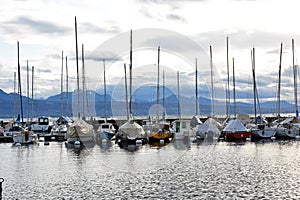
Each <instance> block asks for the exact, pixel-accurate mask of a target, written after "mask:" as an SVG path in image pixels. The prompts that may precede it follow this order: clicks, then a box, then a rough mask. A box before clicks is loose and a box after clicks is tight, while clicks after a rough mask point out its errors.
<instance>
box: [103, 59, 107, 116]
mask: <svg viewBox="0 0 300 200" xmlns="http://www.w3.org/2000/svg"><path fill="white" fill-rule="evenodd" d="M103 70H104V71H103V82H104V84H103V85H104V116H105V121H107V113H106V74H105V59H103Z"/></svg>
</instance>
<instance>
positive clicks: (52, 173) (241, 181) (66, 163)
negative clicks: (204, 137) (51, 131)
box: [0, 141, 300, 199]
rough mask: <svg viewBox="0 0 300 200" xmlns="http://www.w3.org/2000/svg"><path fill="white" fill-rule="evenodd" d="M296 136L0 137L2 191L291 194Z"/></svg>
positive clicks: (295, 187) (32, 194)
mask: <svg viewBox="0 0 300 200" xmlns="http://www.w3.org/2000/svg"><path fill="white" fill-rule="evenodd" d="M299 150H300V149H299V141H274V142H268V143H253V142H246V143H243V144H235V143H226V142H218V143H216V144H200V145H197V144H195V143H189V142H186V141H176V142H173V143H170V144H168V145H166V146H164V147H161V148H156V147H150V146H149V145H144V146H142V147H140V148H139V149H138V150H136V151H134V152H130V151H127V150H124V149H120V147H119V146H118V145H115V144H111V145H109V144H108V145H104V146H100V145H97V144H96V145H91V146H89V147H85V148H76V147H67V146H66V145H65V143H57V142H53V143H50V145H49V146H45V145H44V143H43V142H40V143H39V144H37V145H31V146H22V147H17V146H12V144H0V152H1V154H0V162H1V164H0V177H3V178H4V179H5V182H4V183H3V186H2V187H3V192H2V196H3V197H2V199H143V198H149V199H154V198H155V199H220V198H224V199H237V198H247V199H299V198H300V189H299V188H300V170H299V167H300V153H299Z"/></svg>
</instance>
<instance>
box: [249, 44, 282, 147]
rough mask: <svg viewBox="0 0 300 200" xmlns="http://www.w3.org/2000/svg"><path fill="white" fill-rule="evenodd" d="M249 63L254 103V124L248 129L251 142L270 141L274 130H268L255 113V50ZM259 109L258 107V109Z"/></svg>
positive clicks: (256, 94) (260, 117)
mask: <svg viewBox="0 0 300 200" xmlns="http://www.w3.org/2000/svg"><path fill="white" fill-rule="evenodd" d="M251 61H252V75H253V98H254V99H253V102H254V120H255V124H254V126H253V127H251V129H250V133H251V140H252V141H253V140H256V139H271V138H272V137H274V135H275V133H276V129H274V128H270V127H269V126H268V125H267V124H266V123H264V120H263V118H262V116H261V112H260V116H259V117H257V116H256V115H257V113H256V101H257V103H258V105H259V101H258V92H257V86H256V79H255V49H254V48H253V49H252V51H251ZM259 108H260V107H259Z"/></svg>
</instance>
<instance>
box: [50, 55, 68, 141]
mask: <svg viewBox="0 0 300 200" xmlns="http://www.w3.org/2000/svg"><path fill="white" fill-rule="evenodd" d="M61 56H62V61H61V62H62V63H61V64H62V66H61V81H60V86H61V87H60V116H59V118H58V119H57V120H56V121H55V123H54V124H53V126H52V129H51V132H50V134H49V136H47V137H46V136H45V140H55V141H65V140H66V134H67V131H68V127H69V126H70V125H71V124H72V123H73V120H72V119H70V118H69V117H67V116H64V115H63V101H62V100H63V67H64V65H63V62H64V55H63V51H62V55H61ZM67 68H68V67H67V57H66V71H67ZM67 93H68V92H67Z"/></svg>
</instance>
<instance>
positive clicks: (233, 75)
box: [232, 58, 236, 119]
mask: <svg viewBox="0 0 300 200" xmlns="http://www.w3.org/2000/svg"><path fill="white" fill-rule="evenodd" d="M232 77H233V79H232V81H233V103H234V118H235V119H236V98H235V72H234V58H232Z"/></svg>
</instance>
